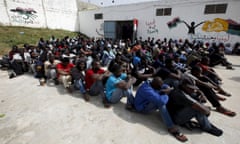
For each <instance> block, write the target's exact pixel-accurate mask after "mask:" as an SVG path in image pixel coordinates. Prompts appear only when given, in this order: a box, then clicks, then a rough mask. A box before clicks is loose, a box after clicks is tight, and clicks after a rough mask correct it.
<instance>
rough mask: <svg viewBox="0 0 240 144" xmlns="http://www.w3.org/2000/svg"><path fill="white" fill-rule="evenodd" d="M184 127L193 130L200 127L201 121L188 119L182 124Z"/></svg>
mask: <svg viewBox="0 0 240 144" xmlns="http://www.w3.org/2000/svg"><path fill="white" fill-rule="evenodd" d="M181 126H182V127H184V128H186V129H188V130H190V131H192V130H193V129H198V128H200V125H199V123H197V122H195V121H188V122H186V123H184V124H182V125H181Z"/></svg>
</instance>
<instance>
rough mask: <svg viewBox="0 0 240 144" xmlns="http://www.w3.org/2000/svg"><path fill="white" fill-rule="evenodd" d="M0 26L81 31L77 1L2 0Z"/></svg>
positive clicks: (0, 2)
mask: <svg viewBox="0 0 240 144" xmlns="http://www.w3.org/2000/svg"><path fill="white" fill-rule="evenodd" d="M0 16H1V19H0V24H1V25H12V26H26V27H38V28H51V29H65V30H70V31H78V30H79V20H78V8H77V3H76V0H61V1H60V0H0Z"/></svg>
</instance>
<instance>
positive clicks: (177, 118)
mask: <svg viewBox="0 0 240 144" xmlns="http://www.w3.org/2000/svg"><path fill="white" fill-rule="evenodd" d="M197 89H198V88H197V87H196V86H195V83H194V81H193V80H192V79H191V78H190V77H187V76H185V77H183V78H182V80H181V83H180V85H179V87H178V88H177V89H175V90H173V91H171V93H170V94H169V102H168V104H167V108H168V110H169V113H170V115H171V117H172V119H173V121H174V122H175V123H176V124H178V125H187V124H188V123H190V122H191V119H192V118H195V119H196V120H197V122H198V124H199V126H200V128H201V129H202V130H203V131H205V132H208V133H210V134H212V135H215V136H221V135H222V133H223V131H222V130H221V129H219V128H217V127H215V126H214V125H213V124H212V123H211V122H210V121H209V120H208V116H209V115H210V110H209V108H207V107H206V106H204V105H203V104H201V103H200V102H198V101H197V100H195V99H193V98H192V97H191V95H192V94H193V93H194V92H195V91H196V90H197Z"/></svg>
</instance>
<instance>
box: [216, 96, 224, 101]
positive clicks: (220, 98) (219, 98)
mask: <svg viewBox="0 0 240 144" xmlns="http://www.w3.org/2000/svg"><path fill="white" fill-rule="evenodd" d="M217 99H218V100H220V101H225V100H226V98H224V97H221V96H218V95H217Z"/></svg>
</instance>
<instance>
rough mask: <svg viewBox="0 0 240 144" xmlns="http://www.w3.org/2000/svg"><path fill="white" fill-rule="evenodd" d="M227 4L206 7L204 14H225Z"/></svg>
mask: <svg viewBox="0 0 240 144" xmlns="http://www.w3.org/2000/svg"><path fill="white" fill-rule="evenodd" d="M226 11H227V4H214V5H206V6H205V10H204V14H222V13H226Z"/></svg>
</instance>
